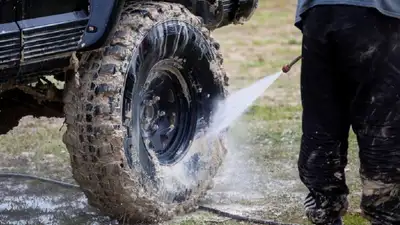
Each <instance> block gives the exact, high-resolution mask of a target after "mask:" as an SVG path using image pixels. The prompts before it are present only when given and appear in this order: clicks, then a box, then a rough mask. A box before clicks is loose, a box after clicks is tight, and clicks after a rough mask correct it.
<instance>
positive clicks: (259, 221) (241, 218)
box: [0, 173, 299, 225]
mask: <svg viewBox="0 0 400 225" xmlns="http://www.w3.org/2000/svg"><path fill="white" fill-rule="evenodd" d="M0 178H22V179H31V180H38V181H43V182H47V183H51V184H56V185H59V186H61V187H65V188H69V189H78V190H80V187H79V186H78V185H75V184H70V183H66V182H62V181H58V180H54V179H50V178H44V177H39V176H35V175H30V174H22V173H0ZM198 209H199V210H202V211H206V212H210V213H213V214H216V215H218V216H221V217H226V218H230V219H233V220H237V221H242V222H249V223H253V224H267V225H299V224H291V223H281V222H275V221H272V220H264V219H255V218H251V217H246V216H240V215H236V214H232V213H228V212H225V211H221V210H219V209H216V208H212V207H208V206H202V205H201V206H199V207H198Z"/></svg>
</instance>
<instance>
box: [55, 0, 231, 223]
mask: <svg viewBox="0 0 400 225" xmlns="http://www.w3.org/2000/svg"><path fill="white" fill-rule="evenodd" d="M218 48H219V45H218V44H217V43H216V42H214V40H213V39H212V38H211V37H210V34H209V31H208V30H207V29H206V28H204V26H203V24H202V22H201V20H200V19H199V18H198V17H196V16H194V15H192V14H191V13H190V12H189V11H188V10H186V9H185V8H184V7H183V6H181V5H178V4H169V3H154V2H151V3H150V2H149V3H140V4H137V5H131V6H126V8H125V10H124V12H123V14H122V16H121V19H120V22H119V25H118V27H117V29H116V32H115V34H114V37H113V38H112V41H111V43H110V44H109V45H108V46H107V47H105V48H104V49H102V50H100V51H96V52H91V54H90V56H89V57H88V59H87V61H86V62H85V63H84V65H82V66H81V67H80V70H79V76H78V75H77V76H76V77H75V78H74V79H72V80H70V81H69V82H68V83H67V88H66V90H67V91H66V94H65V97H64V102H65V114H66V123H67V131H66V133H65V135H64V137H63V140H64V143H65V144H66V146H67V148H68V151H69V153H70V157H71V165H72V171H73V176H74V179H75V180H76V181H77V182H78V183H79V185H80V186H81V188H82V190H83V191H84V193H85V195H86V196H87V198H88V201H89V204H91V205H92V206H95V207H97V208H99V209H100V210H101V211H102V212H104V213H106V214H107V215H110V216H111V217H113V218H116V219H118V220H122V221H125V222H126V221H129V222H157V221H160V220H166V219H170V218H171V217H172V216H174V215H176V214H180V213H184V212H188V211H191V210H193V209H195V208H196V203H197V201H198V199H199V198H201V197H202V196H204V194H205V193H206V191H207V189H208V188H209V187H210V184H211V181H212V178H213V177H214V176H215V174H216V172H217V170H218V168H219V166H220V164H221V162H222V160H223V158H224V156H225V153H226V148H225V143H224V142H225V134H224V133H221V134H219V135H218V136H212V137H210V136H205V135H204V133H205V132H204V131H206V129H207V127H208V125H209V123H210V120H211V118H212V109H213V107H214V105H215V104H216V101H217V100H220V99H223V98H225V96H226V90H225V85H226V83H227V78H226V74H225V72H224V70H223V68H222V65H221V64H222V58H221V54H220V53H219V52H218Z"/></svg>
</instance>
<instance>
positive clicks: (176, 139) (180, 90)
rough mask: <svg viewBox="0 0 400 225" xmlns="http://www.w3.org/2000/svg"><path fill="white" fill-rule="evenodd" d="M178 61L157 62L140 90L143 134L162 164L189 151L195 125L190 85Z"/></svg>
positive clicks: (140, 115) (172, 160)
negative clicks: (178, 65) (179, 67)
mask: <svg viewBox="0 0 400 225" xmlns="http://www.w3.org/2000/svg"><path fill="white" fill-rule="evenodd" d="M176 66H177V65H176V63H175V62H170V60H163V61H160V62H159V63H157V64H156V65H155V66H154V67H153V68H152V69H151V70H150V72H149V75H148V77H147V79H146V81H145V84H144V85H143V88H142V90H141V91H140V95H139V96H140V100H139V101H140V106H139V115H138V116H139V123H138V126H139V128H140V136H141V138H142V140H143V143H144V147H145V150H146V151H147V152H148V153H150V154H154V155H155V156H156V157H157V159H158V161H159V163H160V164H173V163H175V162H177V161H178V160H179V159H180V158H182V157H183V155H184V154H185V153H186V151H187V149H188V148H187V145H188V144H189V142H190V140H191V138H192V136H193V135H192V132H191V131H192V130H195V129H192V128H193V126H195V118H194V117H193V113H192V112H193V104H191V101H190V97H191V96H190V95H189V93H188V92H187V90H188V87H187V83H186V81H185V79H184V76H183V75H182V74H181V71H180V70H179V69H178V68H177V67H176Z"/></svg>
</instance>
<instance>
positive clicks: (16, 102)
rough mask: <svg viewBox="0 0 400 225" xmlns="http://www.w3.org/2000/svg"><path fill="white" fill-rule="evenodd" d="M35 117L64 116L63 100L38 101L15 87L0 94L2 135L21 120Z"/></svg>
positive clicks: (0, 132) (0, 130)
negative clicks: (30, 116) (29, 116)
mask: <svg viewBox="0 0 400 225" xmlns="http://www.w3.org/2000/svg"><path fill="white" fill-rule="evenodd" d="M28 115H32V116H33V117H41V116H45V117H60V118H61V117H63V116H64V114H63V104H62V102H51V101H45V102H43V103H42V104H40V103H38V101H36V99H34V98H33V96H32V95H29V94H26V93H24V92H23V91H21V90H18V89H13V90H9V91H5V92H3V93H1V94H0V121H1V123H0V135H1V134H6V133H7V132H8V131H10V130H11V129H13V128H14V127H16V126H18V123H19V120H20V119H21V118H22V117H24V116H28Z"/></svg>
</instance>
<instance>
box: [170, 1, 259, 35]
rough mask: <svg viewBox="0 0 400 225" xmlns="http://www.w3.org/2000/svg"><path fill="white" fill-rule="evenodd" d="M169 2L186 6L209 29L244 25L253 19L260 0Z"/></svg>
mask: <svg viewBox="0 0 400 225" xmlns="http://www.w3.org/2000/svg"><path fill="white" fill-rule="evenodd" d="M168 1H173V2H179V3H181V4H182V5H184V6H186V7H187V8H188V9H189V10H190V11H191V12H192V13H194V14H195V15H197V16H200V17H201V18H202V19H203V21H204V23H205V24H206V26H207V28H209V29H216V28H220V27H223V26H227V25H229V24H232V23H234V24H236V23H243V22H245V21H247V20H249V19H250V18H251V16H252V15H253V13H254V11H255V10H256V8H257V6H258V0H206V1H203V0H195V1H186V0H178V1H175V0H168Z"/></svg>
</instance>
